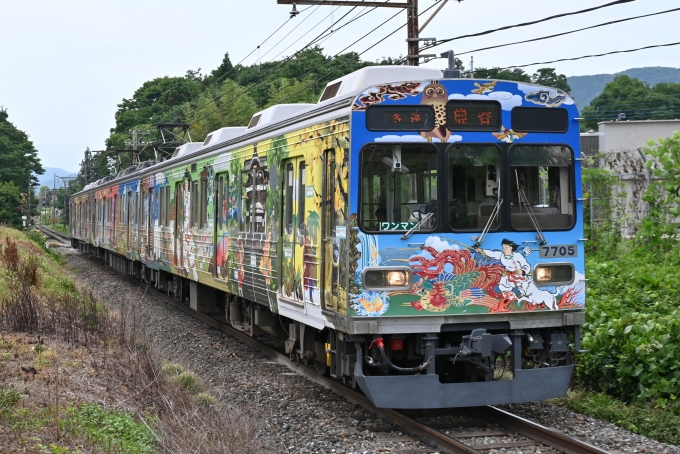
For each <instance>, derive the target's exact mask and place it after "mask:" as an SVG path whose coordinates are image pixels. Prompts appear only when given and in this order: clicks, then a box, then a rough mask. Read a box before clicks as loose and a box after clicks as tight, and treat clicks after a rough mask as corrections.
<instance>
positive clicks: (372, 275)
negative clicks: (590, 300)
mask: <svg viewBox="0 0 680 454" xmlns="http://www.w3.org/2000/svg"><path fill="white" fill-rule="evenodd" d="M394 70H395V71H396V69H394ZM390 80H396V79H394V78H393V79H390ZM402 80H408V79H402ZM350 137H351V141H350V156H349V172H348V178H349V192H350V194H351V196H350V210H349V215H350V216H349V228H348V229H346V230H345V228H344V227H341V228H340V229H339V230H338V231H336V237H341V238H343V237H344V236H345V235H347V236H348V237H349V238H348V240H349V241H348V242H349V249H350V250H349V254H348V258H347V259H348V269H349V273H348V274H349V282H348V287H347V301H348V306H349V308H348V309H349V316H350V318H349V326H348V329H347V334H346V335H344V336H343V335H340V338H339V339H338V341H336V342H333V344H336V343H342V344H343V345H344V348H343V349H344V350H345V355H344V356H345V357H351V358H352V359H355V360H356V361H355V362H354V369H353V371H352V372H353V377H354V379H355V380H356V383H358V385H359V386H360V387H361V389H362V390H363V391H364V392H365V393H366V394H367V395H368V396H369V397H370V399H371V400H372V401H373V402H374V403H375V404H376V405H377V406H379V407H391V408H438V407H460V406H476V405H490V404H504V403H513V402H525V401H533V400H541V399H547V398H553V397H558V396H563V395H565V394H566V391H567V388H568V384H569V381H570V376H571V373H572V369H573V364H572V356H571V353H572V352H573V351H578V350H579V348H580V346H579V328H580V325H581V324H583V322H584V317H585V315H584V310H585V282H584V281H585V277H584V241H585V239H584V233H583V217H582V202H581V200H582V199H581V185H580V181H581V167H580V152H579V119H578V111H577V108H576V106H575V104H574V101H573V100H572V99H571V98H570V97H569V95H568V94H566V93H565V92H564V91H561V90H556V89H551V88H546V87H541V86H537V85H532V84H526V83H518V82H511V81H501V80H497V81H496V80H494V81H491V80H475V79H438V80H424V81H423V80H417V81H413V82H404V83H391V84H383V85H380V84H377V85H374V86H372V87H370V88H368V89H365V90H362V93H361V94H359V95H358V96H357V97H356V98H355V100H354V103H353V106H352V112H351V126H350ZM340 340H342V342H339V341H340ZM351 345H352V346H353V348H352V347H350V346H351ZM330 350H333V351H335V350H336V346H335V345H330ZM327 351H328V349H327ZM354 355H356V357H355V356H354Z"/></svg>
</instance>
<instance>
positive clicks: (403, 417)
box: [36, 225, 607, 454]
mask: <svg viewBox="0 0 680 454" xmlns="http://www.w3.org/2000/svg"><path fill="white" fill-rule="evenodd" d="M36 227H37V228H38V229H40V231H42V232H43V233H44V234H46V235H48V236H49V237H52V238H54V239H56V240H57V241H60V242H62V243H65V244H70V238H68V237H65V236H63V235H61V234H59V233H57V232H55V231H53V230H51V229H49V228H46V227H44V226H42V225H36ZM119 275H120V276H121V277H122V278H124V279H126V280H128V281H129V282H131V283H133V284H135V285H138V286H141V287H144V288H146V290H147V291H148V292H150V293H153V294H154V296H156V297H158V298H161V299H162V300H164V301H166V302H168V303H170V304H172V305H173V306H175V307H176V308H178V309H179V310H181V311H183V312H185V313H186V314H188V315H191V316H193V317H195V318H197V319H199V320H201V321H203V322H204V323H206V324H208V325H210V326H212V327H214V328H216V329H219V330H221V331H223V332H226V333H228V334H229V335H231V336H233V337H235V338H237V339H239V340H240V341H241V342H243V343H245V344H247V345H249V346H251V347H253V348H255V349H256V350H258V351H260V352H262V353H263V354H264V355H266V356H268V357H270V358H272V359H273V360H275V361H277V362H278V363H280V364H282V365H284V366H286V367H287V368H289V369H291V370H293V371H295V372H296V373H298V374H300V375H304V376H305V377H307V378H308V379H310V380H312V381H314V382H316V383H318V384H319V385H321V386H323V387H325V388H327V389H331V390H332V391H334V392H336V393H337V394H339V395H341V396H343V397H344V398H346V399H347V400H348V401H350V402H352V403H354V404H356V405H360V406H362V407H364V408H365V409H366V410H367V411H369V412H370V413H373V414H375V415H377V416H379V417H381V418H382V419H383V420H385V421H389V422H390V425H388V426H384V427H382V426H377V427H375V428H374V429H373V431H374V432H376V433H380V432H392V431H395V430H403V431H405V432H407V433H408V434H410V437H398V438H399V440H397V439H393V438H394V437H392V438H380V437H379V436H376V440H378V441H385V442H387V441H401V440H409V439H410V440H419V441H421V442H423V443H425V444H428V445H430V446H432V447H433V448H432V449H431V450H429V451H428V450H423V449H416V450H410V451H402V452H409V453H412V454H416V453H426V452H432V453H434V452H446V453H469V454H484V453H486V452H488V451H490V450H494V449H517V448H522V447H531V446H534V447H536V446H542V447H550V448H552V449H554V450H556V451H558V452H563V453H567V454H605V453H607V451H605V450H602V449H600V448H597V447H594V446H592V445H590V444H587V443H584V442H582V441H580V440H578V439H576V438H572V437H570V436H568V435H565V434H563V433H561V432H558V431H556V430H553V429H550V428H548V427H544V426H541V425H540V424H536V423H534V422H532V421H529V420H527V419H524V418H521V417H519V416H516V415H513V414H511V413H508V412H506V411H504V410H501V409H499V408H496V407H492V406H487V407H475V408H463V409H442V410H434V411H433V410H427V411H424V410H419V411H406V410H405V411H397V410H392V409H386V408H377V407H376V406H375V405H373V403H372V402H371V401H370V400H369V399H368V398H367V397H366V396H364V395H363V394H362V393H360V392H358V391H356V390H354V389H352V388H350V387H348V386H345V385H343V384H341V383H339V382H337V381H335V380H332V379H330V378H327V377H324V376H321V375H319V374H318V373H317V372H316V371H315V370H313V369H310V368H307V367H304V366H300V365H297V364H296V363H295V362H293V361H291V360H290V358H289V357H288V356H287V355H285V354H283V353H281V352H279V351H277V350H275V349H273V348H271V347H269V346H267V345H265V344H263V343H261V342H260V341H258V340H257V339H255V338H253V337H250V336H249V335H247V334H245V333H244V332H241V331H239V330H237V329H235V328H233V327H232V326H231V325H229V324H226V323H223V322H222V321H220V320H218V319H216V318H213V317H211V316H209V315H207V314H203V313H200V312H197V311H194V310H193V309H191V308H190V307H189V306H187V305H185V304H183V303H181V302H179V301H177V300H175V299H174V298H171V297H169V296H167V295H165V294H164V293H162V292H159V291H157V290H155V289H153V288H147V287H146V286H145V285H143V284H142V283H141V282H140V281H138V280H137V279H134V278H133V277H131V276H126V275H122V274H119ZM490 437H491V438H492V441H491V442H487V441H486V439H488V438H490Z"/></svg>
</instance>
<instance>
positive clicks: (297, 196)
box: [279, 158, 309, 305]
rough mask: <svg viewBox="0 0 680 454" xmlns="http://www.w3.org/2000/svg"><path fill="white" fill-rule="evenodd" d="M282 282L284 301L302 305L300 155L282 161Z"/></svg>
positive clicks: (304, 235)
mask: <svg viewBox="0 0 680 454" xmlns="http://www.w3.org/2000/svg"><path fill="white" fill-rule="evenodd" d="M281 170H282V172H281V174H282V175H283V178H281V191H282V195H283V200H282V206H281V213H282V217H281V240H282V241H281V244H282V248H283V250H282V253H283V254H282V256H283V259H282V260H281V273H280V276H281V285H280V286H279V288H280V295H281V297H282V300H283V301H284V302H287V303H293V304H299V305H303V304H304V301H305V291H306V290H307V291H309V279H307V274H308V273H307V272H306V270H305V249H306V247H305V245H306V243H307V242H308V241H309V240H308V234H307V233H308V232H307V227H306V225H305V223H304V212H305V211H304V210H305V206H304V205H305V204H304V200H305V192H304V187H305V177H306V172H305V163H304V160H303V159H302V158H293V159H286V160H285V161H283V163H282V165H281Z"/></svg>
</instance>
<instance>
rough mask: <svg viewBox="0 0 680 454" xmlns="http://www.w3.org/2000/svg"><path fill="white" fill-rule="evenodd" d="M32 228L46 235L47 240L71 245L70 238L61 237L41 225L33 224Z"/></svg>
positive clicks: (59, 234)
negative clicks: (51, 239) (50, 239)
mask: <svg viewBox="0 0 680 454" xmlns="http://www.w3.org/2000/svg"><path fill="white" fill-rule="evenodd" d="M34 227H35V228H37V229H38V230H40V231H41V232H42V233H43V234H45V235H47V236H48V237H49V238H54V239H55V240H57V241H59V242H60V243H63V244H67V245H69V246H70V245H71V238H70V237H67V236H64V235H62V234H61V233H58V232H55V231H54V230H52V229H50V228H48V227H45V226H44V225H42V224H37V223H36V224H34Z"/></svg>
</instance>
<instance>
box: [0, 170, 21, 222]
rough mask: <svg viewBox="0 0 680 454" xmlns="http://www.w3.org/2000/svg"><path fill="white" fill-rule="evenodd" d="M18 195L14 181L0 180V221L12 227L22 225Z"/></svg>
mask: <svg viewBox="0 0 680 454" xmlns="http://www.w3.org/2000/svg"><path fill="white" fill-rule="evenodd" d="M19 197H20V196H19V188H17V187H16V186H15V185H14V182H12V181H10V182H8V183H3V182H0V219H1V220H2V221H1V222H3V223H6V224H9V225H10V226H11V227H14V228H19V227H21V225H22V221H21V216H22V214H21V213H22V212H21V211H20V207H21V201H20V198H19Z"/></svg>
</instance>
